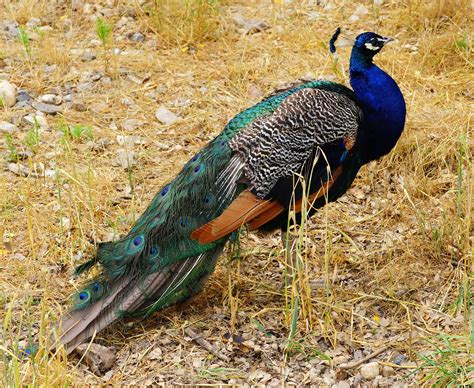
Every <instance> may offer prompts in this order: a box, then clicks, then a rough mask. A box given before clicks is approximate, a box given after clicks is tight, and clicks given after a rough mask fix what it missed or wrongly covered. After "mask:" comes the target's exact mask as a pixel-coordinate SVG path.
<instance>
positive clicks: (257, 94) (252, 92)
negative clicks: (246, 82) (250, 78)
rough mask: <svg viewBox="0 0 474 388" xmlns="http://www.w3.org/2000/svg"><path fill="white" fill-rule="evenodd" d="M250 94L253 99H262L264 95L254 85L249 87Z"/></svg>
mask: <svg viewBox="0 0 474 388" xmlns="http://www.w3.org/2000/svg"><path fill="white" fill-rule="evenodd" d="M248 93H249V96H250V97H251V98H260V97H262V95H263V93H262V91H261V90H260V89H259V88H258V87H257V86H256V85H254V84H251V85H250V86H249V89H248Z"/></svg>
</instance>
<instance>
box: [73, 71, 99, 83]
mask: <svg viewBox="0 0 474 388" xmlns="http://www.w3.org/2000/svg"><path fill="white" fill-rule="evenodd" d="M103 76H104V75H103V74H102V73H101V72H100V71H85V72H84V73H82V74H81V78H80V79H79V82H96V81H98V80H100V79H101V78H102V77H103Z"/></svg>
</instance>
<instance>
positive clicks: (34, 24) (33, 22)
mask: <svg viewBox="0 0 474 388" xmlns="http://www.w3.org/2000/svg"><path fill="white" fill-rule="evenodd" d="M40 24H41V19H39V18H31V19H30V20H28V21H27V22H26V26H27V27H30V28H33V27H38V26H39V25H40Z"/></svg>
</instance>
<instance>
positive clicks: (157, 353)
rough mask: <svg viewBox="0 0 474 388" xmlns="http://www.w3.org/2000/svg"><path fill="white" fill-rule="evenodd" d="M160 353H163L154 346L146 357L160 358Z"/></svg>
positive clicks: (151, 358)
mask: <svg viewBox="0 0 474 388" xmlns="http://www.w3.org/2000/svg"><path fill="white" fill-rule="evenodd" d="M162 355H163V351H162V350H161V349H160V348H159V347H158V346H155V347H154V348H153V350H152V351H151V352H150V354H149V355H148V358H149V359H150V360H161V358H162Z"/></svg>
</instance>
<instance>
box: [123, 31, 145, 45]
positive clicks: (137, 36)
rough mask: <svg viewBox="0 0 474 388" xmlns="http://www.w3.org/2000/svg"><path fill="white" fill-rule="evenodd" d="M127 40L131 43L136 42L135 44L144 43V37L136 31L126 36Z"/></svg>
mask: <svg viewBox="0 0 474 388" xmlns="http://www.w3.org/2000/svg"><path fill="white" fill-rule="evenodd" d="M127 38H128V39H129V40H131V41H132V42H137V43H141V42H144V41H145V35H143V34H142V33H141V32H138V31H136V32H132V33H130V34H128V35H127Z"/></svg>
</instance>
